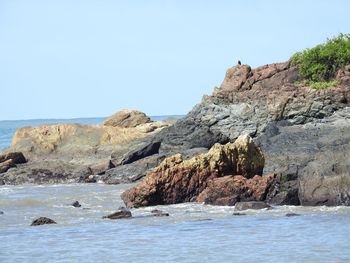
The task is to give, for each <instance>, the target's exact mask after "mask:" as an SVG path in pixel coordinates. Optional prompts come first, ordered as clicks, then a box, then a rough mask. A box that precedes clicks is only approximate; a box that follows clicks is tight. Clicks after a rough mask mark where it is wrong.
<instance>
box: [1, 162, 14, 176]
mask: <svg viewBox="0 0 350 263" xmlns="http://www.w3.org/2000/svg"><path fill="white" fill-rule="evenodd" d="M12 167H16V164H15V162H14V161H13V160H12V159H9V160H6V161H4V162H2V163H0V174H1V173H5V172H7V171H8V170H9V169H10V168H12Z"/></svg>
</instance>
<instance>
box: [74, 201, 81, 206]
mask: <svg viewBox="0 0 350 263" xmlns="http://www.w3.org/2000/svg"><path fill="white" fill-rule="evenodd" d="M72 206H74V207H81V204H80V203H79V202H78V201H75V202H73V203H72Z"/></svg>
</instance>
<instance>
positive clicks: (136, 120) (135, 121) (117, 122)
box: [103, 110, 151, 128]
mask: <svg viewBox="0 0 350 263" xmlns="http://www.w3.org/2000/svg"><path fill="white" fill-rule="evenodd" d="M150 122H151V119H150V118H149V117H148V116H147V115H146V114H144V113H143V112H140V111H137V110H122V111H119V112H117V113H115V114H113V115H112V116H110V117H109V118H107V119H106V120H105V121H104V122H103V125H104V126H112V127H122V128H131V127H136V126H138V125H140V124H145V123H150Z"/></svg>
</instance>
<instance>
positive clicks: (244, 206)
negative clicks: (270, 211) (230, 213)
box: [235, 201, 271, 211]
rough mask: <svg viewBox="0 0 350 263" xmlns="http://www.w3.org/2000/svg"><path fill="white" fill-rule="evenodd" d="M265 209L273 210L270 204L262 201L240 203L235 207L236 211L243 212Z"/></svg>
mask: <svg viewBox="0 0 350 263" xmlns="http://www.w3.org/2000/svg"><path fill="white" fill-rule="evenodd" d="M264 208H271V206H269V205H268V204H266V203H264V202H260V201H249V202H238V203H236V205H235V210H236V211H243V210H248V209H254V210H258V209H264Z"/></svg>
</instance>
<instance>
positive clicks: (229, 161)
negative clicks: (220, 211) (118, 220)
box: [122, 135, 273, 207]
mask: <svg viewBox="0 0 350 263" xmlns="http://www.w3.org/2000/svg"><path fill="white" fill-rule="evenodd" d="M263 167H264V157H263V155H262V153H261V151H260V149H259V148H258V147H257V146H256V145H255V144H254V142H253V141H252V139H251V138H250V137H249V136H247V135H242V136H240V137H239V138H238V139H237V140H236V141H235V142H234V143H229V144H226V145H220V144H215V145H214V146H213V147H212V148H211V149H210V150H209V151H208V152H207V153H203V154H200V155H197V156H195V157H193V158H191V159H188V160H184V159H183V158H182V156H181V155H180V154H176V155H174V156H171V157H169V158H167V159H165V160H164V161H163V162H162V163H161V164H160V165H159V166H158V167H156V168H155V169H153V170H152V171H151V172H150V173H149V174H148V175H147V176H146V177H145V178H144V180H143V181H142V182H141V183H140V184H139V185H138V186H136V187H134V188H132V189H130V190H128V191H126V192H124V193H123V194H122V199H123V201H124V202H125V204H126V206H127V207H139V206H150V205H160V204H175V203H180V202H190V201H201V202H202V201H203V202H207V203H211V204H225V205H233V204H234V203H235V202H237V200H241V199H247V200H261V199H264V195H266V193H267V189H268V187H269V186H270V182H271V181H272V179H273V178H272V177H265V178H263V177H261V176H260V175H261V174H262V171H263ZM235 175H239V176H235ZM250 178H251V179H250ZM223 186H224V189H221V191H222V193H217V192H219V191H220V187H223ZM231 197H232V198H234V200H233V199H232V198H231ZM231 199H232V200H231Z"/></svg>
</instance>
